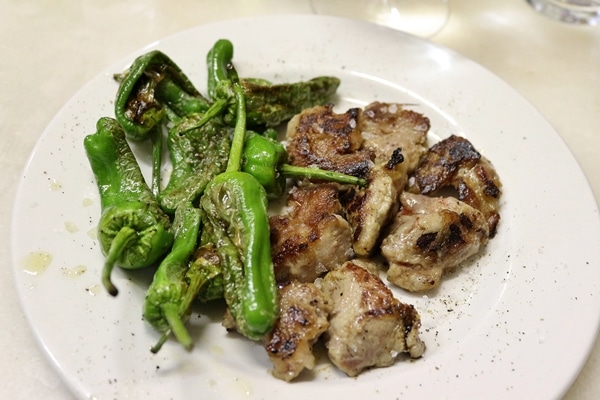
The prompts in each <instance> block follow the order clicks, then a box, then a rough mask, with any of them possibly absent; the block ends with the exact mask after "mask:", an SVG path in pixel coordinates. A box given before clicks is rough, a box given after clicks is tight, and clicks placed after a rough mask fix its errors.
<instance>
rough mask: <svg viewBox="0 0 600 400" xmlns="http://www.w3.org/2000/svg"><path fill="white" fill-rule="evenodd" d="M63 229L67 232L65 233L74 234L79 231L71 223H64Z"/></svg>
mask: <svg viewBox="0 0 600 400" xmlns="http://www.w3.org/2000/svg"><path fill="white" fill-rule="evenodd" d="M65 229H66V230H67V232H69V233H75V232H77V231H78V230H79V228H78V227H77V225H75V224H74V223H72V222H69V221H67V222H65Z"/></svg>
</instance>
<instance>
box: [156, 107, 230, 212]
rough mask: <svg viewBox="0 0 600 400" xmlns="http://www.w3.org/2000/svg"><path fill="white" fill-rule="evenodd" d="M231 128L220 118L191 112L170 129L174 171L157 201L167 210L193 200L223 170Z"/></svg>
mask: <svg viewBox="0 0 600 400" xmlns="http://www.w3.org/2000/svg"><path fill="white" fill-rule="evenodd" d="M230 133H231V132H230V128H228V127H226V126H225V125H223V123H222V122H221V119H220V118H213V117H212V116H210V115H209V116H208V117H207V116H206V114H191V115H189V116H187V117H184V118H182V119H181V120H180V121H179V122H178V123H177V124H176V125H175V126H173V127H172V128H171V129H170V130H169V135H168V142H167V143H168V147H169V152H170V155H171V163H172V166H173V171H172V173H171V177H170V179H169V182H168V184H167V186H166V187H165V188H164V189H163V190H162V191H161V193H160V194H159V195H158V200H159V203H160V205H161V207H162V208H163V210H165V211H166V212H167V213H169V214H172V213H174V212H175V210H176V209H177V207H178V205H179V204H182V203H185V202H194V203H196V202H197V200H198V199H199V197H200V195H201V194H202V192H203V191H204V188H205V187H206V185H207V184H208V182H209V181H210V180H211V179H212V178H213V177H214V176H216V175H217V174H219V173H221V172H223V171H225V168H226V166H227V159H228V156H229V149H230V138H229V137H230Z"/></svg>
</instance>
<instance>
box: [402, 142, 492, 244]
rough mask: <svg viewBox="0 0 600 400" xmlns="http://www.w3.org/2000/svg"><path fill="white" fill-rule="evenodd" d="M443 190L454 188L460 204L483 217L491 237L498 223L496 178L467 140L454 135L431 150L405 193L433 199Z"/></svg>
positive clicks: (489, 166) (487, 163)
mask: <svg viewBox="0 0 600 400" xmlns="http://www.w3.org/2000/svg"><path fill="white" fill-rule="evenodd" d="M447 187H453V188H455V189H456V191H457V192H458V193H457V197H458V198H459V199H460V200H462V201H464V202H465V203H467V204H469V205H471V206H473V207H475V208H476V209H478V210H479V211H481V212H482V213H483V215H485V218H486V220H487V221H488V225H489V232H490V237H494V236H495V235H496V231H497V226H498V222H499V221H500V213H499V199H500V194H501V187H502V184H501V182H500V178H499V177H498V174H497V173H496V170H495V169H494V167H493V166H492V164H491V163H490V162H489V160H487V159H486V158H485V157H483V156H482V155H481V154H480V153H479V152H478V151H477V150H476V149H475V147H474V146H473V145H472V144H471V142H470V141H469V140H467V139H465V138H463V137H460V136H456V135H452V136H450V137H448V138H447V139H444V140H442V141H440V142H438V143H436V144H435V145H433V146H431V148H430V149H429V151H428V152H427V154H426V156H425V158H424V159H423V161H422V162H421V164H420V165H419V167H418V168H417V169H416V171H415V173H414V183H411V186H410V188H409V190H410V191H411V192H414V193H422V194H430V195H437V194H438V193H439V192H440V190H443V189H444V188H447Z"/></svg>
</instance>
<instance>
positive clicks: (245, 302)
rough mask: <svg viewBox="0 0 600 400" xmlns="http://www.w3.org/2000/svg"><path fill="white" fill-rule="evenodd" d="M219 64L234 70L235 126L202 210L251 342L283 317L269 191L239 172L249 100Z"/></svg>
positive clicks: (233, 308) (233, 306)
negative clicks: (223, 168) (226, 156)
mask: <svg viewBox="0 0 600 400" xmlns="http://www.w3.org/2000/svg"><path fill="white" fill-rule="evenodd" d="M227 44H228V43H227V42H226V41H225V42H224V41H218V42H217V43H216V44H215V47H214V48H213V50H214V51H215V53H220V50H222V49H220V46H223V45H227ZM221 61H222V65H226V66H227V70H228V71H231V73H230V74H229V76H228V77H229V78H230V79H231V81H230V82H231V84H230V85H231V86H230V87H231V88H232V90H233V93H234V95H235V100H236V123H235V129H234V134H233V140H232V145H231V151H230V153H229V160H228V164H227V169H226V171H225V172H224V173H222V174H219V175H217V176H216V177H215V178H213V179H212V180H211V181H210V183H209V184H208V186H207V187H206V190H205V192H204V194H203V196H202V197H201V199H200V206H201V208H202V209H203V210H204V212H205V213H206V220H207V221H206V223H207V224H208V225H210V228H211V229H212V230H213V233H214V236H215V238H216V241H217V242H216V250H217V252H218V253H219V256H220V258H221V267H222V270H223V290H224V297H225V301H226V303H227V306H228V309H229V311H230V313H231V315H232V317H233V319H234V321H235V325H236V327H237V330H238V331H239V332H240V333H241V334H243V335H245V336H246V337H248V338H250V339H259V338H260V337H261V336H262V335H264V334H265V333H267V332H268V331H270V330H271V329H272V327H273V325H274V324H275V321H276V320H277V317H278V315H279V306H278V298H277V296H278V292H277V287H276V284H275V274H274V271H273V261H272V259H271V245H270V230H269V219H268V214H267V207H268V201H267V193H266V191H265V189H264V188H263V186H262V185H261V184H260V182H258V181H257V180H256V178H254V177H253V176H252V175H251V174H248V173H246V172H243V171H241V159H242V152H243V149H244V141H245V135H246V106H245V98H244V93H243V89H242V87H241V86H240V85H239V81H238V79H237V73H235V69H234V68H233V66H232V64H231V59H223V60H221ZM225 83H226V82H225Z"/></svg>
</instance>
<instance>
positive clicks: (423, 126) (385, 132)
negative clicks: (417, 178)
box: [359, 102, 431, 193]
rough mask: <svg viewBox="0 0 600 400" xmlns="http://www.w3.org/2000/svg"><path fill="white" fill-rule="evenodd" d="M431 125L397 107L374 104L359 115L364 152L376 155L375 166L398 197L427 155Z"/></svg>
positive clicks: (395, 105) (425, 120)
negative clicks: (391, 182) (388, 176)
mask: <svg viewBox="0 0 600 400" xmlns="http://www.w3.org/2000/svg"><path fill="white" fill-rule="evenodd" d="M430 125H431V124H430V122H429V119H428V118H427V117H425V116H424V115H423V114H420V113H418V112H415V111H412V110H407V109H405V108H403V107H402V105H401V104H396V103H382V102H373V103H371V104H369V105H367V106H366V107H365V108H364V110H363V112H362V113H361V114H360V118H359V129H360V131H361V133H362V136H363V140H364V141H363V148H364V149H366V150H367V151H369V152H371V153H373V154H374V155H375V158H374V163H375V164H376V165H380V166H382V167H383V170H384V171H385V172H386V173H387V174H389V175H390V176H391V178H392V180H393V182H394V187H395V188H396V191H397V192H398V193H401V192H402V191H403V190H404V188H405V186H406V183H407V181H408V177H409V175H410V174H412V173H413V171H414V170H415V169H416V168H417V166H418V165H419V162H420V160H421V157H422V156H423V155H424V154H425V153H426V152H427V149H428V146H427V133H428V132H429V128H430Z"/></svg>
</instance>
